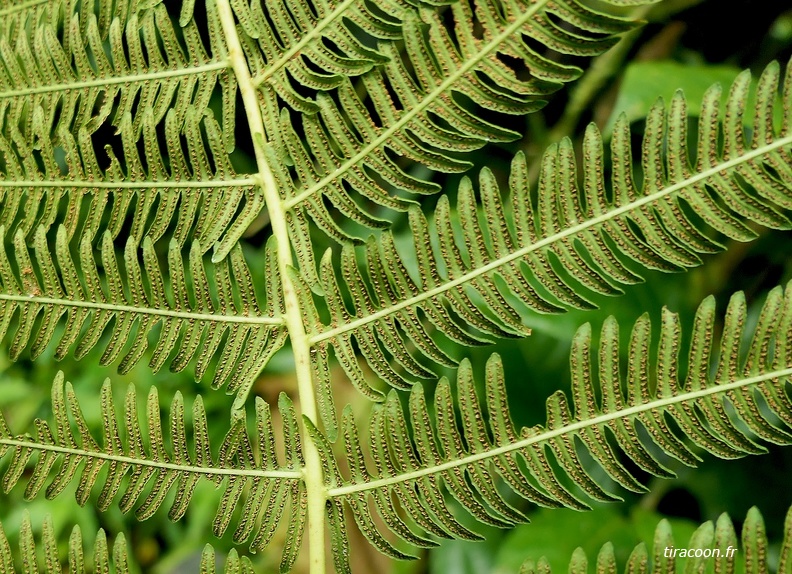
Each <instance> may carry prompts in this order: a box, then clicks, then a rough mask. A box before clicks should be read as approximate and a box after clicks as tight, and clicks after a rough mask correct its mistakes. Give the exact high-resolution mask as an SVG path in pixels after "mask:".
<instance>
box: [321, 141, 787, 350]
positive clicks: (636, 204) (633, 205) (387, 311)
mask: <svg viewBox="0 0 792 574" xmlns="http://www.w3.org/2000/svg"><path fill="white" fill-rule="evenodd" d="M790 144H792V135H790V136H786V137H783V138H779V139H777V140H776V141H774V142H772V143H769V144H767V145H764V146H761V147H758V148H756V149H753V150H751V151H749V152H746V153H744V154H743V155H741V156H738V157H734V158H731V159H729V160H727V161H724V162H722V163H719V164H717V165H714V166H712V167H710V168H709V169H705V170H703V171H701V172H699V173H697V174H695V175H693V176H691V177H689V178H687V179H684V180H682V181H680V182H677V183H675V184H673V185H670V186H668V187H665V188H663V189H660V190H658V191H656V192H654V193H650V194H649V195H645V196H643V197H639V198H638V199H636V200H635V201H631V202H629V203H626V204H624V205H622V206H621V207H617V208H615V209H612V210H610V211H607V212H605V213H603V214H601V215H598V216H597V217H593V218H591V219H589V220H586V221H583V222H581V223H578V224H577V225H573V226H572V227H568V228H567V229H564V230H563V231H560V232H558V233H554V234H553V235H549V236H547V237H545V238H544V239H540V240H539V241H537V242H536V243H533V244H531V245H526V246H525V247H522V248H520V249H516V250H515V251H513V252H511V253H509V254H508V255H504V256H503V257H499V258H497V259H495V260H493V261H490V262H489V263H487V264H486V265H482V266H481V267H479V268H477V269H473V270H472V271H470V272H468V273H465V274H463V275H460V276H459V277H457V278H456V279H451V280H449V281H446V282H445V283H443V284H442V285H438V286H436V287H433V288H432V289H427V290H426V291H422V292H421V293H420V294H418V295H414V296H413V297H409V298H407V299H403V300H402V301H400V302H399V303H396V304H394V305H391V306H390V307H385V308H383V309H380V310H379V311H376V312H375V313H372V314H370V315H366V316H363V317H358V318H357V319H355V320H353V321H350V322H349V323H346V324H345V325H339V326H338V327H335V328H333V329H327V330H326V331H322V332H320V333H317V334H316V335H314V336H313V337H311V343H312V344H316V343H318V342H320V341H324V340H326V339H331V338H333V337H336V336H338V335H341V334H343V333H346V332H349V331H353V330H355V329H358V328H359V327H362V326H363V325H367V324H368V323H371V322H372V321H377V320H379V319H382V318H383V317H388V316H389V315H392V314H394V313H397V312H398V311H400V310H402V309H406V308H409V307H413V306H414V305H417V304H419V303H421V302H422V301H426V300H427V299H431V298H432V297H436V296H438V295H441V294H442V293H445V292H446V291H449V290H450V289H453V288H454V287H459V286H461V285H465V284H466V283H469V282H470V281H472V280H473V279H475V278H477V277H480V276H482V275H485V274H487V273H489V272H491V271H496V270H497V269H498V268H499V267H502V266H503V265H507V264H509V263H511V262H512V261H516V260H518V259H520V258H522V257H525V256H526V255H528V254H529V253H533V252H534V251H538V250H540V249H542V248H544V247H548V246H549V245H552V244H553V243H556V242H558V241H561V240H563V239H565V238H567V237H574V236H575V235H577V234H578V233H581V232H583V231H586V230H587V229H590V228H592V227H595V226H597V225H600V224H602V223H605V222H606V221H610V220H611V219H615V218H617V217H619V216H621V215H624V214H626V213H629V212H630V211H634V210H637V209H640V208H641V207H643V206H644V205H648V204H651V203H653V202H655V201H659V200H660V199H663V198H664V197H666V196H669V195H671V194H672V193H675V192H677V191H682V190H684V189H686V188H688V187H690V186H691V185H693V184H694V183H696V182H699V181H705V180H706V179H707V178H709V177H711V176H713V175H716V174H718V173H720V172H726V171H727V170H730V169H732V168H735V167H737V166H739V165H740V164H742V163H745V162H747V161H750V160H752V159H754V158H757V157H761V156H763V155H765V154H768V153H770V152H772V151H774V150H777V149H779V148H783V147H784V146H787V145H790Z"/></svg>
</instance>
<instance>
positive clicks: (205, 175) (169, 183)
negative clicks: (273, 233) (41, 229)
mask: <svg viewBox="0 0 792 574" xmlns="http://www.w3.org/2000/svg"><path fill="white" fill-rule="evenodd" d="M50 4H52V5H51V6H49V9H50V10H54V12H52V14H54V16H52V17H47V16H44V15H42V14H41V13H40V12H38V11H34V12H31V13H29V14H28V13H23V14H25V17H24V18H23V19H22V20H21V21H20V22H19V23H18V24H17V25H14V26H10V27H9V29H8V33H7V34H5V35H3V36H2V37H0V62H2V64H3V65H0V126H2V127H1V129H0V153H1V154H2V163H3V170H2V172H3V173H2V177H1V178H0V202H2V215H1V216H0V217H2V221H3V223H4V224H5V225H6V227H7V228H9V227H10V223H11V221H13V219H14V218H15V217H17V216H18V210H19V204H20V202H21V203H24V204H25V206H26V212H25V214H24V222H23V225H24V227H25V228H26V229H25V232H26V233H27V232H29V231H30V229H32V228H33V226H34V225H35V224H36V223H37V222H38V221H40V220H43V222H44V224H45V225H47V224H49V223H50V221H48V220H50V219H52V218H54V217H55V216H56V214H57V212H58V209H63V210H65V211H66V219H67V221H66V226H67V229H68V230H69V232H70V234H71V233H74V231H75V229H76V228H77V225H78V223H79V219H80V216H81V206H82V204H83V201H89V202H91V207H90V209H88V210H87V211H88V216H87V217H88V219H89V221H88V222H86V223H85V224H86V225H88V226H90V227H92V228H93V229H94V230H96V229H97V227H96V224H97V222H98V220H100V219H101V218H102V216H103V214H104V212H105V210H108V211H109V212H110V216H109V217H110V221H109V227H110V228H111V229H112V230H113V233H114V234H117V233H118V232H119V230H120V229H121V227H122V225H123V224H124V221H125V217H126V212H127V210H128V209H129V208H130V205H133V206H134V215H132V225H133V230H132V234H133V235H135V236H136V237H138V238H139V239H141V240H142V238H143V236H144V234H145V235H149V236H151V237H152V239H153V240H155V241H156V240H157V239H158V238H159V237H160V236H161V235H162V234H163V233H164V232H165V230H166V229H167V228H168V226H169V225H173V224H175V226H176V232H175V233H176V236H177V238H178V239H179V241H180V242H181V243H183V242H184V241H185V240H186V238H187V234H188V232H191V233H192V234H193V235H194V236H195V238H196V239H197V240H198V241H199V242H200V243H201V244H202V245H203V246H204V249H206V250H209V249H211V248H213V247H214V249H215V253H214V256H215V259H216V260H219V259H222V258H223V257H225V256H226V255H227V254H228V252H230V251H231V249H232V248H233V245H234V243H236V241H237V240H238V239H239V238H240V237H241V236H242V234H243V233H244V232H245V230H246V229H247V227H248V226H249V225H250V223H251V222H252V221H253V220H254V219H255V218H256V216H257V215H258V214H259V213H260V211H261V210H262V209H263V207H264V202H263V198H262V195H261V192H260V190H259V189H257V187H256V181H255V179H254V178H250V177H240V176H237V175H236V173H235V171H234V169H233V168H232V166H231V162H230V159H229V155H228V154H229V152H231V151H232V150H233V149H234V129H235V126H234V114H235V110H234V106H235V98H236V89H237V88H236V83H235V80H234V78H233V74H231V73H230V72H229V70H228V63H227V61H226V56H225V47H224V46H225V44H224V42H223V40H222V38H221V37H220V36H219V31H218V29H217V25H216V23H215V22H214V20H215V16H214V13H213V11H212V9H211V7H210V9H208V10H206V18H207V19H208V25H207V28H208V38H209V43H210V46H209V47H210V50H209V53H207V49H206V47H205V46H204V40H202V38H201V34H200V33H199V30H198V25H197V24H196V22H195V19H194V18H193V17H192V11H191V10H192V9H191V8H190V11H189V12H187V11H186V10H187V8H186V7H185V9H184V10H185V11H184V13H183V15H182V25H181V27H179V28H175V27H174V25H173V24H172V23H171V20H170V17H169V15H168V13H167V10H166V8H165V6H164V5H158V6H154V7H152V8H145V9H143V8H140V9H139V8H136V7H135V6H132V5H130V4H129V3H127V2H118V3H116V13H110V12H109V11H110V10H111V9H112V3H106V4H103V5H102V6H101V8H98V9H97V10H98V12H99V13H98V14H95V13H94V12H95V11H94V7H93V5H92V4H93V3H91V2H88V3H85V4H83V5H82V6H81V8H80V10H79V11H78V12H77V13H72V7H70V6H62V5H61V4H62V2H51V3H50ZM63 14H66V17H65V21H63V22H60V21H59V20H58V17H59V16H58V15H61V16H60V17H62V16H63ZM18 18H22V15H19V16H18ZM53 18H54V20H53ZM61 28H62V37H61V36H59V30H60V29H61ZM105 47H107V48H108V50H107V51H106V50H105ZM213 99H219V100H221V101H222V104H221V105H219V106H218V105H215V104H213V103H212V102H213ZM212 109H214V110H219V113H220V116H221V122H220V123H218V122H217V121H216V120H215V119H214V112H213V111H212ZM221 124H222V125H221ZM111 126H112V127H114V128H115V131H116V133H115V135H112V127H111ZM100 150H103V151H100ZM141 150H142V156H141ZM25 199H27V201H24V200H25ZM61 204H63V205H61ZM110 204H111V205H112V208H111V207H110ZM82 209H83V210H85V208H84V207H83V208H82ZM193 226H194V228H193Z"/></svg>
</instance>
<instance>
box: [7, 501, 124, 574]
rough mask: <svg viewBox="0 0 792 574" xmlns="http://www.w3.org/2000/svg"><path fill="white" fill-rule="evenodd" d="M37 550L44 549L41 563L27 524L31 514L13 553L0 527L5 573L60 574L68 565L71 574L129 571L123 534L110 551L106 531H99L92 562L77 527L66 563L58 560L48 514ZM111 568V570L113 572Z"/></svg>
mask: <svg viewBox="0 0 792 574" xmlns="http://www.w3.org/2000/svg"><path fill="white" fill-rule="evenodd" d="M38 548H41V549H42V550H43V557H44V559H43V561H41V562H39V559H38V555H37V550H38V549H37V545H36V540H35V537H34V535H33V526H32V524H31V522H30V515H29V514H28V513H27V512H26V513H25V515H24V518H23V520H22V524H21V526H20V528H19V542H18V550H12V547H11V544H10V543H9V541H8V538H7V537H6V534H5V532H4V530H3V526H2V525H1V524H0V571H2V572H4V573H7V574H14V573H16V572H20V573H22V572H24V573H28V572H44V573H46V574H61V572H63V568H62V565H63V566H65V565H67V564H68V568H69V570H68V571H69V572H70V573H72V574H88V573H89V572H105V573H107V574H109V573H110V572H111V571H112V572H115V574H128V573H129V572H130V568H129V553H128V551H127V545H126V540H125V538H124V535H123V534H119V535H118V536H117V537H116V539H115V542H114V543H113V546H112V549H110V548H108V544H107V536H106V534H105V531H104V530H102V529H100V530H99V532H97V534H96V539H95V541H94V547H93V554H92V559H91V560H86V558H85V549H84V548H83V538H82V531H81V530H80V527H79V526H75V527H74V529H73V530H72V533H71V536H70V537H69V556H68V559H67V561H66V560H61V557H60V556H59V554H58V540H57V538H56V536H55V528H54V526H53V525H52V517H51V516H50V515H47V516H46V519H45V520H44V523H43V525H42V531H41V543H40V544H39V545H38ZM91 564H93V568H91V566H90V565H91ZM111 566H112V567H113V568H112V570H111V568H110V567H111Z"/></svg>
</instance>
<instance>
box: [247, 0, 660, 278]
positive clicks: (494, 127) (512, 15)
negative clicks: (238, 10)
mask: <svg viewBox="0 0 792 574" xmlns="http://www.w3.org/2000/svg"><path fill="white" fill-rule="evenodd" d="M444 3H445V2H438V3H437V4H444ZM610 3H611V4H624V2H618V1H617V2H610ZM631 3H633V4H634V3H639V2H631ZM643 3H648V2H643ZM317 4H323V3H317ZM433 4H435V3H434V2H427V3H426V4H421V3H413V2H405V1H402V0H393V1H388V2H379V3H377V5H376V9H374V8H370V7H368V5H366V4H359V3H354V4H353V3H351V2H342V3H340V4H338V5H337V7H336V10H335V11H334V12H332V14H331V15H329V16H327V17H326V19H327V18H329V19H333V18H334V19H335V20H333V23H332V24H328V27H327V28H326V29H324V30H322V31H321V32H320V34H325V33H327V34H328V35H327V36H323V41H322V42H320V41H318V40H317V39H316V38H315V37H314V36H312V35H311V34H308V35H307V36H305V37H304V38H308V40H307V42H308V43H309V44H310V49H306V50H305V51H303V48H302V42H300V43H298V45H300V46H301V48H300V50H297V51H295V50H294V49H292V50H287V49H285V45H286V44H288V43H291V42H293V41H294V40H296V38H297V37H299V36H298V32H297V30H296V29H295V30H288V31H287V32H285V33H284V36H285V37H286V38H292V39H293V40H284V48H281V49H276V50H275V53H276V58H277V57H278V56H277V55H280V53H281V52H282V51H283V50H286V54H293V55H291V56H290V58H289V59H288V60H286V61H284V60H283V58H282V57H281V58H280V59H277V60H276V61H275V62H274V63H272V64H270V60H269V58H270V56H269V55H268V54H269V52H266V50H268V49H269V46H270V45H271V44H272V43H273V42H274V40H272V39H271V38H270V37H271V35H272V32H270V31H268V30H269V28H268V26H267V25H266V24H265V23H261V24H258V25H254V24H253V23H252V21H253V20H256V21H262V22H263V21H264V18H263V17H261V16H259V17H258V18H252V17H251V18H249V19H248V22H243V25H242V27H243V29H245V30H246V31H248V32H249V33H250V34H254V33H255V34H258V42H259V44H260V46H261V48H262V49H264V50H265V54H267V55H262V54H261V51H260V50H259V49H258V47H256V46H252V47H250V48H249V49H248V60H249V63H250V66H251V70H252V71H253V74H254V75H255V76H256V77H257V78H258V80H259V81H260V84H259V89H260V100H261V102H262V109H263V110H264V123H265V128H266V131H267V137H268V139H269V140H270V141H271V142H272V143H273V144H274V145H275V147H276V148H277V149H278V150H280V152H281V155H284V154H287V155H288V158H289V160H290V162H291V163H293V169H291V170H289V171H287V170H286V169H281V170H279V171H278V173H277V174H276V175H278V176H279V187H280V188H281V193H282V197H283V200H284V202H285V205H286V207H288V208H290V209H291V212H290V224H291V226H292V236H293V240H294V241H295V243H296V244H299V243H298V241H297V237H299V236H300V235H301V234H302V235H304V234H305V233H306V226H307V221H308V220H309V219H312V220H313V221H314V222H315V223H316V224H317V225H318V226H319V227H320V228H321V229H322V230H324V231H325V232H326V233H327V234H329V235H330V236H332V237H335V238H336V239H338V240H341V241H343V240H347V239H350V238H351V236H350V234H349V232H348V231H345V230H344V229H342V227H341V226H339V225H338V224H337V223H336V221H335V220H334V217H333V215H332V214H333V213H334V212H339V213H341V214H343V216H344V217H346V218H349V219H351V220H352V221H354V222H356V223H357V224H360V225H362V226H365V227H368V228H381V227H384V226H387V219H383V215H385V214H386V213H387V212H385V214H383V213H382V211H383V210H382V207H385V208H388V209H391V210H398V211H405V210H406V209H407V208H408V207H409V206H410V205H412V204H414V201H413V200H411V199H410V198H409V197H410V196H415V195H416V194H417V195H421V194H427V193H435V192H437V191H439V187H438V185H437V184H436V183H432V182H430V181H426V180H424V179H421V178H420V177H416V175H415V174H414V170H410V169H407V167H406V165H407V164H408V163H409V162H413V163H417V164H419V165H422V166H424V167H426V168H429V169H431V170H436V171H440V172H446V173H455V172H460V171H464V170H466V169H467V168H469V167H470V165H471V164H470V163H469V162H468V161H466V160H465V159H462V158H463V157H464V154H465V153H466V152H470V151H472V150H476V149H479V148H481V147H482V146H483V145H485V144H486V143H487V142H503V141H509V140H512V139H515V138H516V137H518V134H517V133H516V132H514V131H512V130H511V129H509V128H508V127H505V126H504V125H503V124H504V123H505V122H503V121H499V120H495V119H493V120H488V119H485V117H487V115H493V114H491V113H490V112H495V114H494V115H495V116H497V114H518V115H523V114H526V113H529V112H531V111H534V110H536V109H538V108H540V107H541V106H542V105H544V103H545V98H546V97H547V96H548V95H549V94H551V93H552V92H554V91H556V90H558V89H559V88H560V87H562V86H563V85H564V84H565V83H566V82H569V81H571V80H574V79H575V78H576V77H578V75H579V74H580V73H581V70H580V69H579V68H577V67H576V66H572V65H567V64H563V63H560V62H559V56H561V57H563V56H568V55H574V56H577V57H588V56H593V55H597V54H600V53H602V52H604V51H605V50H606V49H607V48H608V47H610V46H611V45H612V44H613V43H614V42H615V41H616V38H615V35H617V34H619V33H621V32H624V31H626V30H629V29H630V28H632V27H633V26H634V25H635V23H634V22H630V21H629V20H625V19H621V18H617V17H614V16H612V15H607V14H604V13H599V12H597V11H595V10H592V9H591V8H590V7H589V5H588V4H586V3H584V2H580V1H579V0H552V1H549V0H538V1H534V2H527V1H524V0H495V1H492V2H476V3H473V2H469V1H468V0H461V1H459V2H451V3H449V6H447V7H443V8H442V9H441V8H438V7H437V6H432V5H433ZM290 5H294V4H293V3H291V4H290ZM268 6H269V5H268ZM273 6H274V7H276V8H282V7H280V3H279V2H274V3H273ZM297 6H299V8H297V7H295V8H292V13H297V14H296V18H295V19H296V20H297V21H298V22H300V24H299V26H305V25H306V24H304V23H303V22H309V23H310V22H312V21H315V17H313V16H309V15H308V14H310V12H309V11H308V10H307V9H305V8H304V7H302V6H301V5H300V4H299V3H298V4H297ZM364 6H365V8H364ZM329 10H330V8H329V6H321V7H320V8H319V9H318V13H319V14H322V15H324V14H328V12H329ZM253 12H254V11H253V10H251V15H252V13H253ZM445 12H447V14H446V13H445ZM270 17H271V19H272V20H273V21H275V22H280V21H284V22H285V21H287V20H286V18H288V15H287V14H286V12H285V11H284V10H282V9H281V10H280V11H277V10H275V13H274V14H272V15H271V16H270ZM344 18H348V19H349V21H350V22H354V24H355V25H356V26H357V28H358V29H359V30H360V31H361V32H364V33H365V35H368V36H370V37H371V38H372V39H377V43H376V46H377V48H376V51H375V52H373V55H372V51H371V50H369V49H366V52H365V53H361V46H360V44H359V41H355V40H353V39H350V38H349V37H348V32H344V31H345V30H346V28H345V27H344V26H343V25H340V24H338V25H336V23H337V22H339V21H342V20H343V19H344ZM289 24H291V22H290V21H289ZM329 30H332V31H333V33H332V35H331V34H329ZM330 40H332V43H330V42H329V41H330ZM329 46H333V48H332V49H331V48H330V47H329ZM320 48H321V50H319V49H320ZM318 50H319V51H321V52H322V53H321V54H319V53H317V51H318ZM309 62H310V64H309ZM507 62H508V63H507ZM372 65H373V67H372ZM368 67H371V69H370V70H368V71H364V70H365V69H366V68H368ZM273 69H274V70H276V71H273ZM317 69H318V70H319V71H315V70H317ZM306 90H312V91H314V93H315V96H314V98H313V99H307V98H306V97H305V96H303V95H301V92H302V93H304V92H305V91H306ZM279 98H280V99H282V100H283V101H285V102H286V103H287V107H288V108H291V110H293V111H296V112H301V113H293V111H289V110H286V109H284V110H282V111H281V113H280V114H277V113H276V110H278V109H279V107H278V99H279ZM271 163H273V164H274V165H279V164H281V165H282V164H284V163H285V162H284V161H283V160H282V159H280V158H279V157H278V156H277V155H275V154H274V153H273V156H272V162H271ZM308 257H309V253H306V254H305V258H306V259H307V258H308ZM305 266H307V268H311V267H310V266H308V265H307V264H306V265H305Z"/></svg>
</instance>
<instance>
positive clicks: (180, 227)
mask: <svg viewBox="0 0 792 574" xmlns="http://www.w3.org/2000/svg"><path fill="white" fill-rule="evenodd" d="M31 115H32V120H31V134H30V136H29V138H28V139H24V138H22V136H21V134H20V133H19V132H18V130H15V129H14V128H13V127H12V128H9V129H10V131H11V135H10V136H9V135H5V134H3V133H0V153H1V154H2V157H3V160H4V166H5V168H4V170H3V173H2V174H0V202H1V203H0V206H1V207H2V211H1V212H0V224H2V225H4V226H5V227H6V229H7V230H8V229H14V230H15V229H16V227H17V226H18V227H19V229H21V230H22V231H23V233H24V234H25V235H30V234H32V232H33V230H34V229H35V228H36V226H37V225H44V226H45V227H49V226H50V225H52V224H53V223H54V222H55V221H56V220H57V218H58V217H59V216H60V217H62V223H63V225H64V226H65V228H66V231H67V236H68V237H69V238H71V237H72V236H74V235H79V234H80V233H82V232H84V231H85V230H86V229H91V230H93V231H94V232H96V231H97V230H99V229H100V228H101V227H106V228H107V229H108V230H109V231H110V233H111V235H112V237H113V238H115V237H117V236H118V234H119V233H120V232H121V230H122V229H123V228H124V227H125V226H130V225H131V228H130V229H129V234H130V235H131V236H133V237H137V238H138V239H140V240H142V239H143V238H144V237H150V238H151V239H152V241H157V240H158V239H160V238H161V237H162V236H163V235H164V234H165V232H166V230H168V228H169V227H170V226H174V229H173V237H174V238H175V239H176V241H177V242H178V243H179V245H184V244H185V243H186V242H187V240H188V239H194V240H195V241H197V242H198V243H200V244H201V245H203V246H204V247H203V249H204V251H208V250H209V249H211V248H212V247H214V249H215V253H214V258H215V260H219V259H222V258H223V257H225V256H226V255H227V254H228V252H230V251H231V249H232V248H233V246H234V244H235V243H236V242H237V240H238V239H239V238H240V237H241V236H242V234H243V233H244V232H245V230H246V229H247V227H248V226H249V225H250V223H251V222H252V221H253V219H254V218H255V217H256V216H257V215H258V213H259V211H260V210H261V209H262V207H263V197H262V195H261V191H260V190H258V189H257V188H256V182H255V180H254V179H253V178H238V177H236V176H235V172H234V169H233V167H232V166H231V163H230V161H229V158H228V155H227V154H226V153H225V151H224V149H223V141H222V132H221V129H220V126H219V125H218V124H217V122H216V121H215V120H214V118H213V117H212V115H211V114H209V115H206V116H203V117H202V116H201V115H200V114H199V112H198V110H196V109H195V108H194V107H188V108H187V110H186V112H185V117H184V119H183V121H182V123H178V120H177V117H176V114H175V112H174V111H169V112H168V114H167V115H166V117H165V121H164V122H163V123H164V127H163V128H162V129H163V130H164V131H163V133H162V135H164V139H165V141H166V142H167V149H166V150H163V149H161V146H160V143H159V140H158V138H159V137H160V134H158V129H159V128H158V126H157V124H156V120H155V118H154V115H153V113H152V111H151V110H147V111H145V112H142V114H141V116H142V120H141V121H142V129H143V136H142V140H143V144H144V145H143V149H144V155H143V157H141V156H140V154H139V153H138V147H137V145H138V144H137V142H136V140H135V138H133V137H132V135H131V134H132V131H133V130H132V116H131V114H129V113H126V114H125V115H124V116H123V117H122V118H121V119H120V131H121V146H120V149H117V150H115V151H114V150H113V147H112V146H111V145H109V144H107V143H106V142H101V143H103V144H104V149H105V151H106V152H107V156H108V157H109V159H110V165H109V167H107V168H106V169H102V168H100V165H99V164H100V162H99V160H98V158H97V157H96V154H95V152H94V150H95V149H97V148H98V147H100V146H98V145H97V143H99V142H96V141H94V140H93V139H92V137H91V136H90V135H89V133H88V131H87V130H86V129H85V128H84V127H80V129H79V130H78V135H77V137H76V138H75V137H73V136H72V134H71V132H70V131H68V130H67V129H65V128H59V129H58V132H57V135H53V134H52V129H53V128H52V126H50V125H49V124H47V123H46V122H47V118H46V117H45V115H44V111H43V110H42V108H40V107H37V108H35V109H34V110H33V113H32V114H31ZM183 146H186V150H185V147H183ZM116 152H118V153H120V155H121V157H122V158H123V162H122V161H119V159H118V158H117V157H116ZM59 153H61V154H63V157H64V159H63V160H62V163H59V160H58V159H57V158H58V154H59ZM37 157H38V158H40V160H41V162H42V164H43V166H44V169H43V170H42V169H41V168H40V167H39V164H38V162H37V161H36V158H37ZM122 165H123V167H122ZM166 166H167V167H166ZM85 203H87V204H88V208H87V209H86V208H85ZM130 209H132V210H133V212H132V214H131V220H129V219H127V217H128V214H127V212H128V211H129V210H130ZM59 211H60V212H62V215H61V214H60V213H59Z"/></svg>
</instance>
